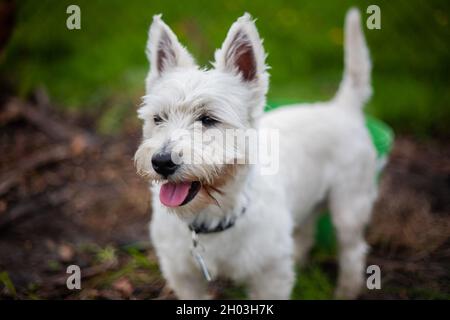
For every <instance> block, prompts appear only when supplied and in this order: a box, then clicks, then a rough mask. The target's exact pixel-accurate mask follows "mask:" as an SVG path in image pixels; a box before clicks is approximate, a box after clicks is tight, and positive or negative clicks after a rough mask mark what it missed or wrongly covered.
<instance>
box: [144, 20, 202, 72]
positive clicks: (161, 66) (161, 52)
mask: <svg viewBox="0 0 450 320" xmlns="http://www.w3.org/2000/svg"><path fill="white" fill-rule="evenodd" d="M146 52H147V57H148V60H149V61H150V67H151V69H150V76H151V77H152V78H153V77H158V76H161V75H162V74H163V73H164V72H166V71H168V70H170V69H171V68H174V67H194V66H195V62H194V59H193V58H192V56H191V55H190V54H189V52H188V51H187V50H186V48H184V47H183V46H182V45H181V44H180V42H179V41H178V39H177V36H176V35H175V34H174V33H173V31H172V30H171V29H170V28H169V27H168V26H167V25H166V24H165V23H164V21H162V19H161V15H155V16H153V23H152V25H151V26H150V30H149V38H148V42H147V50H146Z"/></svg>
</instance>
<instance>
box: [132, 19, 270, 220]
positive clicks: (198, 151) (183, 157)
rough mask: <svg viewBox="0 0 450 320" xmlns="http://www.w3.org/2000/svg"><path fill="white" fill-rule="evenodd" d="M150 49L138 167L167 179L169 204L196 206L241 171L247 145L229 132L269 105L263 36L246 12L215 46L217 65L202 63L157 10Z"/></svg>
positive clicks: (179, 208) (164, 195) (181, 208)
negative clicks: (261, 37) (229, 135)
mask: <svg viewBox="0 0 450 320" xmlns="http://www.w3.org/2000/svg"><path fill="white" fill-rule="evenodd" d="M147 55H148V58H149V60H150V64H151V69H150V72H149V74H148V76H147V80H146V95H145V96H144V98H143V105H142V107H141V108H140V109H139V117H140V118H141V119H142V120H143V121H144V127H143V142H142V144H141V145H140V147H139V149H138V150H137V152H136V155H135V162H136V167H137V170H138V173H139V174H141V175H144V176H146V177H148V178H149V179H150V180H152V181H154V182H156V183H160V184H161V189H160V200H161V202H162V204H163V205H165V206H167V207H169V208H171V209H172V210H174V211H175V212H178V213H183V212H185V211H188V212H195V211H198V210H201V209H203V208H205V207H206V206H207V205H210V204H211V203H214V201H215V197H214V193H220V192H221V188H222V187H223V186H224V185H226V184H227V183H228V182H229V181H230V180H231V179H233V178H234V177H235V175H236V173H237V172H239V168H238V166H239V165H238V164H237V162H239V161H238V160H239V159H238V158H239V157H240V156H242V155H243V154H245V153H246V150H245V145H246V144H245V143H244V144H242V143H239V142H238V140H239V139H235V138H232V139H227V138H226V135H227V133H226V132H230V131H232V130H233V129H239V130H245V129H248V128H255V126H256V122H257V118H258V116H259V115H261V113H262V112H263V108H264V105H265V102H266V93H267V89H268V73H267V71H266V70H267V67H266V65H265V53H264V49H263V46H262V42H261V39H260V38H259V35H258V31H257V30H256V27H255V24H254V21H253V20H252V19H251V17H250V15H249V14H245V15H244V16H242V17H241V18H239V19H238V20H237V21H236V22H235V23H234V24H233V25H232V26H231V28H230V30H229V32H228V35H227V36H226V39H225V41H224V42H223V44H222V47H221V49H219V50H217V51H216V53H215V62H214V63H213V68H211V69H206V68H205V69H201V68H199V67H198V66H197V65H196V63H195V61H194V59H193V58H192V56H191V55H190V54H189V53H188V51H187V50H186V48H184V47H183V46H182V45H181V44H180V43H179V41H178V39H177V37H176V36H175V34H174V33H173V32H172V30H171V29H170V28H169V27H168V26H167V25H166V24H165V23H164V22H163V21H162V20H161V17H160V16H155V17H154V19H153V23H152V25H151V27H150V32H149V40H148V45H147ZM218 137H219V138H218ZM220 137H221V138H220ZM224 139H225V140H226V141H225V140H224ZM230 151H232V152H230Z"/></svg>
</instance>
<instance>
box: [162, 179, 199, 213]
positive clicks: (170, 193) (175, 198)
mask: <svg viewBox="0 0 450 320" xmlns="http://www.w3.org/2000/svg"><path fill="white" fill-rule="evenodd" d="M190 187H191V182H181V183H173V182H167V183H165V184H163V185H162V186H161V190H160V191H159V200H160V201H161V203H162V204H163V205H165V206H167V207H178V206H179V205H180V204H182V203H183V201H184V200H185V199H186V197H187V196H188V193H189V188H190Z"/></svg>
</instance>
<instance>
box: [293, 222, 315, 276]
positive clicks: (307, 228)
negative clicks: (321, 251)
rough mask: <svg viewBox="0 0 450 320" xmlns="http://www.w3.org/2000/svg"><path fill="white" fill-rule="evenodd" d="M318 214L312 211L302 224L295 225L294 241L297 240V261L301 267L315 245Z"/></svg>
mask: <svg viewBox="0 0 450 320" xmlns="http://www.w3.org/2000/svg"><path fill="white" fill-rule="evenodd" d="M316 221H317V214H316V213H312V214H310V216H309V217H307V218H306V219H305V221H303V222H302V223H301V224H299V225H298V226H296V227H295V230H294V241H295V252H294V254H295V256H294V257H295V262H296V263H297V265H299V266H300V267H303V266H304V265H305V264H306V262H307V259H308V255H309V252H310V251H311V248H312V247H313V245H314V238H315V234H316Z"/></svg>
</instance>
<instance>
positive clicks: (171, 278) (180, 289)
mask: <svg viewBox="0 0 450 320" xmlns="http://www.w3.org/2000/svg"><path fill="white" fill-rule="evenodd" d="M164 275H165V278H166V279H167V281H168V283H169V286H170V287H171V288H172V289H173V290H174V291H175V294H176V296H177V297H178V298H179V299H182V300H203V299H211V296H210V295H209V294H208V283H207V282H206V280H205V279H204V278H203V276H202V275H201V274H200V273H199V271H198V270H192V272H189V273H187V272H178V271H175V270H172V271H168V272H165V274H164Z"/></svg>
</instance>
